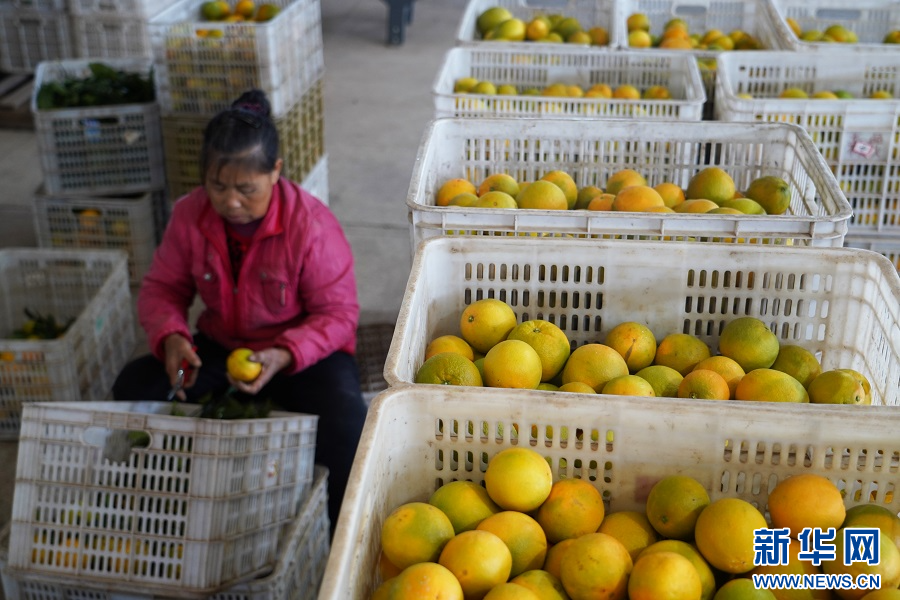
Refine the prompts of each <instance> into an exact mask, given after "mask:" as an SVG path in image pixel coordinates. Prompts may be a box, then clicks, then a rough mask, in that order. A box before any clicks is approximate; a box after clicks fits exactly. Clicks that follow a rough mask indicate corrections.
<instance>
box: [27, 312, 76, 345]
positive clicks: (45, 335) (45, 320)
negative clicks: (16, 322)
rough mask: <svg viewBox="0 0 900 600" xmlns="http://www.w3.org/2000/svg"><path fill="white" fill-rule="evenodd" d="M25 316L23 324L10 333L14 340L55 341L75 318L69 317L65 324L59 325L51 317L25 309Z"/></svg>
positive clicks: (54, 318)
mask: <svg viewBox="0 0 900 600" xmlns="http://www.w3.org/2000/svg"><path fill="white" fill-rule="evenodd" d="M25 316H26V317H28V320H27V321H26V322H25V324H24V325H22V327H20V328H18V329H16V330H15V331H13V333H12V338H13V339H15V340H55V339H56V338H58V337H60V336H61V335H63V334H64V333H65V332H66V330H67V329H68V328H69V327H70V326H71V325H72V323H74V322H75V317H71V318H70V319H69V320H67V321H66V322H65V323H59V322H58V321H57V320H56V317H54V316H53V315H42V314H41V313H40V312H39V311H37V310H31V309H30V308H26V309H25Z"/></svg>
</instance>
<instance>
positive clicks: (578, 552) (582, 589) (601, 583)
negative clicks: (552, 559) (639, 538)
mask: <svg viewBox="0 0 900 600" xmlns="http://www.w3.org/2000/svg"><path fill="white" fill-rule="evenodd" d="M633 567H634V563H633V561H632V560H631V555H630V554H628V550H627V549H626V548H625V546H623V545H622V542H620V541H619V540H617V539H616V538H614V537H612V536H611V535H607V534H605V533H589V534H587V535H583V536H581V537H580V538H578V539H576V540H575V543H573V544H572V545H571V546H570V547H569V548H568V549H567V550H566V552H565V553H564V554H563V557H562V563H561V564H560V581H562V584H563V587H564V588H565V590H566V593H567V594H568V595H569V598H571V600H593V599H595V598H606V599H608V600H625V598H626V596H627V593H628V576H629V575H630V574H631V570H632V568H633Z"/></svg>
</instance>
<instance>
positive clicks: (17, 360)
mask: <svg viewBox="0 0 900 600" xmlns="http://www.w3.org/2000/svg"><path fill="white" fill-rule="evenodd" d="M127 261H128V257H127V256H126V254H125V253H124V252H121V251H111V250H51V249H35V248H9V249H4V250H0V439H3V440H14V439H16V438H17V437H18V435H19V423H20V417H21V413H22V408H23V407H24V406H27V405H28V404H29V403H32V402H43V401H57V402H58V401H73V400H97V399H105V398H107V396H108V395H109V392H110V390H111V389H112V384H113V381H115V378H116V375H118V373H119V370H120V369H121V368H122V367H123V366H125V363H126V362H127V361H128V359H129V358H130V357H131V354H132V352H133V351H134V343H135V327H134V316H133V309H132V304H131V292H130V289H129V287H128V262H127ZM26 308H29V309H31V310H36V311H38V312H40V313H41V314H43V315H45V316H46V315H53V316H54V317H55V318H56V319H57V321H58V322H59V321H61V322H63V323H64V322H66V321H67V320H68V319H70V318H72V317H75V321H74V322H73V323H72V325H71V326H70V327H69V329H68V330H67V331H66V333H65V334H64V335H63V336H62V337H60V338H57V339H55V340H28V339H26V340H18V339H11V334H12V333H13V331H14V330H16V329H19V328H21V327H22V326H23V325H24V324H25V321H26V320H27V318H28V317H27V316H26V315H25V309H26Z"/></svg>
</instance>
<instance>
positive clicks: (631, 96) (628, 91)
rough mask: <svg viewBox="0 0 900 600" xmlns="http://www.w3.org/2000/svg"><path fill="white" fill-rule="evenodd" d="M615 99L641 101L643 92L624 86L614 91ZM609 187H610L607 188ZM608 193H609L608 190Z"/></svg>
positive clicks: (631, 86) (627, 85) (630, 86)
mask: <svg viewBox="0 0 900 600" xmlns="http://www.w3.org/2000/svg"><path fill="white" fill-rule="evenodd" d="M613 98H616V99H618V100H640V99H641V92H640V90H638V89H637V88H636V87H634V86H633V85H629V84H627V83H626V84H623V85H620V86H619V87H617V88H616V89H615V90H614V91H613ZM607 187H608V186H607ZM607 191H609V190H608V189H607Z"/></svg>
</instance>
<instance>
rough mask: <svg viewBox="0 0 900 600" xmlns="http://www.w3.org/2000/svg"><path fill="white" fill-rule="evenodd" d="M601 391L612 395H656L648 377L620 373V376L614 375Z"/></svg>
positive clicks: (652, 396) (651, 396)
mask: <svg viewBox="0 0 900 600" xmlns="http://www.w3.org/2000/svg"><path fill="white" fill-rule="evenodd" d="M600 393H601V394H610V395H612V396H644V397H647V398H654V397H656V392H654V391H653V386H652V385H650V383H649V382H648V381H647V380H646V379H643V378H642V377H638V376H637V375H620V376H618V377H613V378H612V379H610V380H609V381H607V382H606V383H605V384H604V386H603V389H602V390H600Z"/></svg>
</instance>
